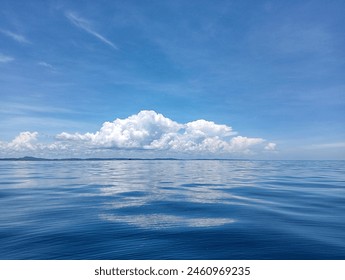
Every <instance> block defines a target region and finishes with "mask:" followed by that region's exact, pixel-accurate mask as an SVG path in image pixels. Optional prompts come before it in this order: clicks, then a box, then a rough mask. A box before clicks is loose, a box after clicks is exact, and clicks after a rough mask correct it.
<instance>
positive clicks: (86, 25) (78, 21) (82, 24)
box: [65, 12, 118, 50]
mask: <svg viewBox="0 0 345 280" xmlns="http://www.w3.org/2000/svg"><path fill="white" fill-rule="evenodd" d="M65 16H66V17H67V19H68V20H69V21H70V22H71V23H72V24H73V25H75V26H77V27H78V28H81V29H83V30H84V31H86V32H87V33H89V34H91V35H93V36H94V37H96V38H97V39H99V40H101V41H102V42H103V43H105V44H107V45H108V46H110V47H112V48H113V49H115V50H117V49H118V47H117V46H116V45H115V44H114V43H112V42H111V41H109V40H108V39H107V38H105V37H104V36H103V35H101V34H100V33H98V32H97V31H95V30H94V28H93V27H92V25H91V23H90V22H89V21H88V20H86V19H84V18H82V17H80V16H78V15H76V14H75V13H72V12H66V13H65Z"/></svg>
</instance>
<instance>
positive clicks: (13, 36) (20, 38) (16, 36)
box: [0, 29, 30, 44]
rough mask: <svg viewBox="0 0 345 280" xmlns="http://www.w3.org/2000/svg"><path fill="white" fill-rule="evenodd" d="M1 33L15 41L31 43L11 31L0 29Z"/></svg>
mask: <svg viewBox="0 0 345 280" xmlns="http://www.w3.org/2000/svg"><path fill="white" fill-rule="evenodd" d="M0 33H2V34H4V35H6V36H8V37H10V38H11V39H13V40H15V41H17V42H19V43H25V44H29V43H30V41H29V40H28V39H26V38H25V37H24V36H23V35H20V34H16V33H14V32H11V31H9V30H4V29H0Z"/></svg>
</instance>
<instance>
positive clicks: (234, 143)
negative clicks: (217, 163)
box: [56, 111, 275, 154]
mask: <svg viewBox="0 0 345 280" xmlns="http://www.w3.org/2000/svg"><path fill="white" fill-rule="evenodd" d="M236 134H237V133H236V132H234V131H233V130H232V128H231V127H230V126H227V125H224V124H216V123H214V122H211V121H206V120H196V121H192V122H188V123H185V124H181V123H177V122H175V121H173V120H171V119H169V118H166V117H164V116H163V115H162V114H159V113H156V112H154V111H141V112H139V113H138V114H136V115H132V116H130V117H128V118H126V119H116V120H114V121H113V122H105V123H104V124H103V125H102V127H101V129H100V130H99V131H97V132H95V133H86V134H80V133H74V134H70V133H66V132H63V133H60V134H58V135H57V136H56V138H57V139H58V140H62V141H79V142H83V143H84V144H85V145H89V146H91V147H97V148H114V149H140V150H154V151H169V152H177V153H197V154H236V153H242V154H250V153H251V152H253V151H254V150H255V149H257V148H258V146H260V145H264V144H266V145H268V146H266V147H269V148H267V149H270V150H273V149H274V147H275V146H274V144H273V143H269V144H267V143H266V141H265V140H264V139H262V138H248V137H243V136H235V137H234V135H236ZM259 148H262V150H263V149H264V148H265V147H264V146H262V147H261V146H260V147H259ZM267 149H266V150H267Z"/></svg>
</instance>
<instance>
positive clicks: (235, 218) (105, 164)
mask: <svg viewBox="0 0 345 280" xmlns="http://www.w3.org/2000/svg"><path fill="white" fill-rule="evenodd" d="M0 259H67V260H70V259H124V260H128V259H157V260H160V259H186V260H188V259H254V260H256V259H259V260H261V259H297V260H301V259H345V161H235V160H113V161H1V162H0Z"/></svg>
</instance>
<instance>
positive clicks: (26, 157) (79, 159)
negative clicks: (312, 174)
mask: <svg viewBox="0 0 345 280" xmlns="http://www.w3.org/2000/svg"><path fill="white" fill-rule="evenodd" d="M125 160H127V161H130V160H131V161H144V160H152V161H154V160H162V161H169V160H170V161H173V160H175V161H193V160H200V161H203V160H204V161H207V160H210V161H212V160H218V161H343V160H341V159H339V160H335V159H329V160H328V159H327V160H325V159H323V160H319V159H239V158H233V159H231V158H40V157H30V156H25V157H18V158H17V157H15V158H0V161H125Z"/></svg>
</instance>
